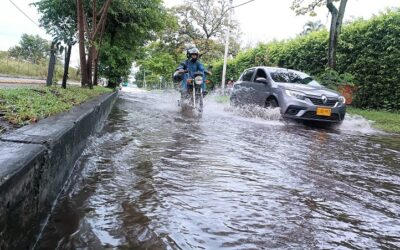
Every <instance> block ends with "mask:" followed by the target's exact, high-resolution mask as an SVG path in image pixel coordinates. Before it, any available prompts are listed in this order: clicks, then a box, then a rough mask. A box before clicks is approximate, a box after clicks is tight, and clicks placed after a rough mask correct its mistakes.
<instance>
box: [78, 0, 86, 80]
mask: <svg viewBox="0 0 400 250" xmlns="http://www.w3.org/2000/svg"><path fill="white" fill-rule="evenodd" d="M76 2H77V16H78V18H77V19H78V32H79V59H80V64H81V84H82V87H84V86H85V85H86V84H87V83H88V75H87V64H86V51H85V25H84V18H85V16H84V12H83V4H82V0H76Z"/></svg>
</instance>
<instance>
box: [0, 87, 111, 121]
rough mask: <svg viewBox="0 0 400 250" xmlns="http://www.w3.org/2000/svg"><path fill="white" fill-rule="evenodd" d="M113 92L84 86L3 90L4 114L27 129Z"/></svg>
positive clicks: (0, 96)
mask: <svg viewBox="0 0 400 250" xmlns="http://www.w3.org/2000/svg"><path fill="white" fill-rule="evenodd" d="M110 92H112V90H111V89H107V88H104V87H99V86H95V87H94V89H86V88H80V87H68V88H67V89H62V88H60V87H38V88H16V89H0V114H2V116H3V118H5V120H7V121H8V122H10V123H11V124H14V125H17V126H23V125H26V124H29V123H32V122H36V121H38V120H40V119H43V118H45V117H48V116H51V115H54V114H57V113H60V112H64V111H68V110H70V109H71V108H72V107H73V106H74V105H78V104H80V103H83V102H85V101H87V100H90V99H92V98H94V97H95V96H99V95H101V94H105V93H110Z"/></svg>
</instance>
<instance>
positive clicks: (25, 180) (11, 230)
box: [0, 92, 118, 249]
mask: <svg viewBox="0 0 400 250" xmlns="http://www.w3.org/2000/svg"><path fill="white" fill-rule="evenodd" d="M117 96H118V93H116V92H115V93H112V94H107V95H103V96H101V97H98V98H96V99H95V100H92V101H89V102H87V103H84V104H82V105H80V106H77V107H74V108H73V109H72V110H71V111H69V112H66V113H63V114H59V115H56V116H52V117H49V118H46V119H43V120H41V121H39V122H38V123H37V124H33V125H28V126H25V127H22V128H20V129H17V130H15V131H13V132H12V133H9V134H6V135H3V136H1V137H0V249H30V248H32V247H33V246H34V244H35V242H36V239H37V237H38V236H39V233H40V231H41V229H42V228H43V227H44V226H45V223H46V221H47V218H48V216H49V214H50V211H51V208H52V206H53V204H54V202H55V201H56V199H57V197H58V195H59V193H60V192H61V190H62V188H63V186H64V184H65V183H66V181H67V179H68V177H69V176H70V174H71V171H72V170H73V167H74V165H75V162H76V161H77V159H78V158H79V157H80V155H81V154H82V151H83V150H84V148H85V146H86V142H87V140H88V138H89V136H90V135H92V134H93V133H94V132H96V131H99V130H100V129H101V128H102V125H103V122H104V121H105V119H107V117H108V115H109V113H110V111H111V108H112V106H113V104H114V102H115V100H116V98H117Z"/></svg>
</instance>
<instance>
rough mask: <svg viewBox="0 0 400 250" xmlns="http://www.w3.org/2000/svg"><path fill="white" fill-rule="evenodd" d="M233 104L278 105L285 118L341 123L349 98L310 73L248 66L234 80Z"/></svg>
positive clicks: (231, 99)
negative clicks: (322, 83) (323, 84)
mask: <svg viewBox="0 0 400 250" xmlns="http://www.w3.org/2000/svg"><path fill="white" fill-rule="evenodd" d="M230 101H231V105H241V104H256V105H260V106H263V107H267V108H268V107H270V108H278V107H279V109H280V112H281V115H282V116H283V117H284V118H291V119H296V120H310V121H319V122H327V123H341V122H342V121H343V119H344V117H345V115H346V99H345V98H344V97H343V96H342V95H340V94H339V93H338V92H336V91H333V90H330V89H327V88H325V87H323V86H322V85H321V84H319V83H318V82H317V81H316V80H314V79H313V78H312V77H310V76H309V75H307V74H305V73H303V72H300V71H296V70H290V69H284V68H275V67H262V66H261V67H254V68H250V69H246V70H245V71H244V72H243V73H242V75H241V76H240V78H239V80H238V81H237V82H236V83H235V85H234V87H233V90H232V94H231V97H230Z"/></svg>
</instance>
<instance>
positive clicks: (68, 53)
mask: <svg viewBox="0 0 400 250" xmlns="http://www.w3.org/2000/svg"><path fill="white" fill-rule="evenodd" d="M71 50H72V45H71V44H68V48H67V51H65V62H64V75H63V80H62V84H61V86H62V87H63V88H64V89H65V88H67V79H68V70H69V61H70V60H71Z"/></svg>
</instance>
